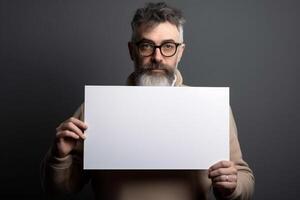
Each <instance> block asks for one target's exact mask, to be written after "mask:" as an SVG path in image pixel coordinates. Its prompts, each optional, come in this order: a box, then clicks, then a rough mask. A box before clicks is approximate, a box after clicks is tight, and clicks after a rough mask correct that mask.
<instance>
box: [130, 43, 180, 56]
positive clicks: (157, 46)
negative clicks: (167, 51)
mask: <svg viewBox="0 0 300 200" xmlns="http://www.w3.org/2000/svg"><path fill="white" fill-rule="evenodd" d="M142 43H146V44H149V45H151V46H153V50H152V53H151V54H149V55H147V56H144V55H142V54H141V53H140V49H139V45H140V44H142ZM165 44H175V51H174V53H173V54H172V55H169V56H166V55H164V53H163V52H162V50H161V47H162V46H163V45H165ZM182 44H183V43H176V42H164V43H162V44H161V45H155V44H154V43H151V42H145V41H143V40H142V41H139V42H136V43H135V45H136V46H137V48H138V51H139V54H140V55H141V56H143V57H149V56H152V55H153V54H154V52H155V50H156V48H159V51H160V53H161V55H163V56H164V57H172V56H174V55H175V54H176V53H177V49H178V46H180V45H182Z"/></svg>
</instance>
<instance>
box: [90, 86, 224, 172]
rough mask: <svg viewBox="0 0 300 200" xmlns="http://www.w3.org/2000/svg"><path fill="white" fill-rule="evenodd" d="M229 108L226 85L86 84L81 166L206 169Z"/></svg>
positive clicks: (220, 141) (219, 144)
mask: <svg viewBox="0 0 300 200" xmlns="http://www.w3.org/2000/svg"><path fill="white" fill-rule="evenodd" d="M229 109H230V108H229V88H227V87H137V86H85V109H84V116H85V122H86V123H87V124H88V129H87V130H86V135H87V138H86V140H85V141H84V169H208V168H209V167H210V166H211V165H212V164H215V163H216V162H218V161H220V160H229Z"/></svg>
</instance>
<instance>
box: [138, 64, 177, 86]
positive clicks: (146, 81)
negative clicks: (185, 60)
mask: <svg viewBox="0 0 300 200" xmlns="http://www.w3.org/2000/svg"><path fill="white" fill-rule="evenodd" d="M170 68H171V67H169V66H167V65H164V64H161V63H156V62H152V63H149V64H146V65H143V66H141V67H139V68H138V69H139V70H137V71H136V78H135V83H136V85H138V86H172V84H173V81H174V80H175V70H168V69H170ZM176 68H177V66H176ZM154 69H160V70H163V72H157V73H156V72H153V71H152V70H154Z"/></svg>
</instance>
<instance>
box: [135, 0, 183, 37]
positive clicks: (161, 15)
mask: <svg viewBox="0 0 300 200" xmlns="http://www.w3.org/2000/svg"><path fill="white" fill-rule="evenodd" d="M162 22H169V23H171V24H173V25H175V26H176V27H177V29H178V31H179V34H180V40H181V41H180V42H183V24H184V22H185V19H184V18H183V16H182V12H181V11H180V10H178V9H176V8H172V7H170V6H168V5H167V4H166V3H164V2H159V3H147V4H146V6H145V7H143V8H139V9H137V10H136V12H135V15H134V16H133V19H132V21H131V28H132V36H131V41H135V40H136V39H137V38H136V31H137V29H138V28H139V27H140V26H141V25H146V26H147V27H149V28H151V27H153V26H156V25H158V24H159V23H162Z"/></svg>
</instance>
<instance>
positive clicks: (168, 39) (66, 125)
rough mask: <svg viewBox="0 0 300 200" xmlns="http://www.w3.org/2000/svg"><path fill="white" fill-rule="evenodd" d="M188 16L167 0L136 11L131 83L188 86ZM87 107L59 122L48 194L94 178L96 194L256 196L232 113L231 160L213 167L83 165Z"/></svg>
mask: <svg viewBox="0 0 300 200" xmlns="http://www.w3.org/2000/svg"><path fill="white" fill-rule="evenodd" d="M183 24H184V18H183V16H182V13H181V11H179V10H178V9H175V8H172V7H169V6H168V5H166V4H165V3H149V4H147V5H146V6H145V7H144V8H140V9H138V10H137V11H136V13H135V15H134V17H133V20H132V23H131V26H132V38H131V41H130V42H129V43H128V48H129V53H130V57H131V59H132V61H133V63H134V72H133V73H132V74H131V75H130V76H129V77H128V80H127V85H135V86H175V87H180V86H183V80H182V77H181V74H180V72H179V71H178V68H177V67H178V63H179V62H180V59H181V57H182V55H183V51H184V48H185V44H184V41H183ZM83 120H84V119H83V106H81V107H80V108H79V109H78V110H77V111H76V113H75V114H74V116H73V117H71V118H69V119H67V120H66V121H64V122H62V123H61V124H60V125H59V126H58V127H57V133H56V139H55V142H54V144H53V146H52V147H51V148H50V150H49V151H48V153H47V155H46V156H45V159H44V160H43V162H42V182H43V187H44V189H45V191H46V192H47V194H48V195H51V196H56V195H65V194H73V193H76V192H78V191H80V190H81V189H82V187H83V186H84V184H85V183H87V182H89V181H91V185H92V188H93V191H94V195H95V199H107V200H141V199H143V200H196V199H209V198H210V197H211V195H214V196H215V197H216V198H218V199H242V200H247V199H251V196H252V193H253V187H254V176H253V173H252V171H251V169H250V168H249V166H248V164H247V163H246V162H245V161H244V160H243V159H242V153H241V149H240V145H239V141H238V138H237V129H236V125H235V121H234V119H233V115H232V113H230V160H227V161H226V160H224V161H220V162H217V163H216V164H214V165H213V166H211V167H210V168H209V169H208V170H163V171H160V170H141V171H139V170H104V171H102V170H88V171H84V170H83V163H82V162H83V161H82V144H83V140H84V139H85V138H86V136H85V134H84V131H85V130H86V129H87V128H88V127H87V125H86V124H85V123H84V122H83Z"/></svg>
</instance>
